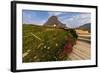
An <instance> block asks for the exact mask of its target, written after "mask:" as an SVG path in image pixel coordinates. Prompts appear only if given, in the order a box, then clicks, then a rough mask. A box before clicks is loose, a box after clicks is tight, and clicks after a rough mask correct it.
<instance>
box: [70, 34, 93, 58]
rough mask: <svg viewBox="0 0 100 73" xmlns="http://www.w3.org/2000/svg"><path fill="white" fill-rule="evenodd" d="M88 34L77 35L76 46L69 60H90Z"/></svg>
mask: <svg viewBox="0 0 100 73" xmlns="http://www.w3.org/2000/svg"><path fill="white" fill-rule="evenodd" d="M90 39H91V38H90V34H79V38H78V41H77V44H76V45H75V46H74V48H73V51H72V53H70V54H69V60H87V59H90V58H91V41H90Z"/></svg>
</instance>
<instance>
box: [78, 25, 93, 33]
mask: <svg viewBox="0 0 100 73" xmlns="http://www.w3.org/2000/svg"><path fill="white" fill-rule="evenodd" d="M78 29H82V30H87V31H88V32H91V23H86V24H84V25H82V26H80V27H78Z"/></svg>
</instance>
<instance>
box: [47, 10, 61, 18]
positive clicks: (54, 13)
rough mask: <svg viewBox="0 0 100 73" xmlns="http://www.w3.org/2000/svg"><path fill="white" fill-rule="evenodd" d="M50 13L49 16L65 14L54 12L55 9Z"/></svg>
mask: <svg viewBox="0 0 100 73" xmlns="http://www.w3.org/2000/svg"><path fill="white" fill-rule="evenodd" d="M48 14H49V17H50V16H53V15H54V16H59V15H61V14H63V12H53V11H52V12H48Z"/></svg>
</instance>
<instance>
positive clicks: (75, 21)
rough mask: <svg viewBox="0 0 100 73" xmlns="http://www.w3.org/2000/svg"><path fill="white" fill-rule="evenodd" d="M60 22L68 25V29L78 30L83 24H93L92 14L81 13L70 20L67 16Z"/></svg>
mask: <svg viewBox="0 0 100 73" xmlns="http://www.w3.org/2000/svg"><path fill="white" fill-rule="evenodd" d="M60 20H61V21H62V22H63V23H64V24H66V26H67V27H70V28H76V27H79V26H81V25H83V24H86V23H90V22H91V14H90V13H80V14H77V15H73V16H72V17H70V18H67V16H66V15H65V16H64V17H62V18H60Z"/></svg>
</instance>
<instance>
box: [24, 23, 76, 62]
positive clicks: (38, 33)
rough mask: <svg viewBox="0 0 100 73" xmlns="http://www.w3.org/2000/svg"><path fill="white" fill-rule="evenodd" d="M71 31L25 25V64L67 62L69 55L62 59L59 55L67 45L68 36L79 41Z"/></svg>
mask: <svg viewBox="0 0 100 73" xmlns="http://www.w3.org/2000/svg"><path fill="white" fill-rule="evenodd" d="M71 31H72V30H71ZM71 31H68V30H67V31H66V30H64V29H60V28H53V27H43V26H36V25H31V24H29V25H26V24H23V50H22V51H23V62H44V61H59V60H67V58H68V57H67V55H64V56H63V57H60V55H59V54H60V53H61V52H62V51H63V48H64V45H65V44H66V43H67V40H68V39H66V37H67V36H70V37H72V39H73V40H74V41H75V40H76V39H77V37H76V36H77V35H76V33H75V32H73V31H72V33H71ZM73 33H74V34H73ZM74 35H75V37H74Z"/></svg>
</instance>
